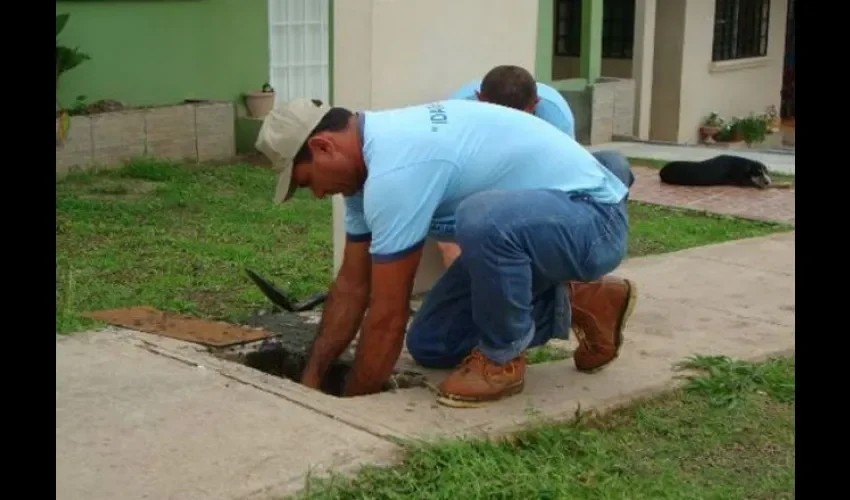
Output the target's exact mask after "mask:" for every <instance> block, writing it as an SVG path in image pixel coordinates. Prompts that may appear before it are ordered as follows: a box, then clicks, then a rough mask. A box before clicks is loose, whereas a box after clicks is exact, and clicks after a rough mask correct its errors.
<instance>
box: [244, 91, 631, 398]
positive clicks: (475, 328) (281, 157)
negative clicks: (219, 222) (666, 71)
mask: <svg viewBox="0 0 850 500" xmlns="http://www.w3.org/2000/svg"><path fill="white" fill-rule="evenodd" d="M257 148H258V149H259V150H260V151H262V152H263V153H264V154H266V155H267V156H268V157H269V158H270V159H271V160H272V162H273V164H274V165H275V168H276V170H278V171H279V172H280V176H279V178H278V184H277V189H276V191H275V198H274V199H275V201H276V202H282V201H285V200H287V199H289V198H290V197H291V196H292V194H293V192H294V190H295V189H296V188H297V187H306V188H309V189H310V190H311V191H312V192H313V194H314V195H315V196H317V197H324V196H326V195H332V194H342V195H343V196H344V197H345V231H346V244H345V249H344V251H343V259H342V260H343V262H342V266H341V268H340V271H339V274H338V276H337V278H336V280H335V281H334V284H333V286H332V287H331V290H330V293H329V295H328V299H327V302H326V305H325V309H324V312H323V314H322V321H321V327H320V331H319V333H318V335H317V337H316V340H315V341H314V343H313V346H312V347H311V349H310V353H309V361H308V362H307V366H306V367H305V370H304V374H303V377H302V383H303V384H304V385H306V386H308V387H313V388H319V387H320V386H321V381H322V379H323V377H324V375H325V374H326V373H327V370H328V368H329V367H330V365H331V364H332V363H333V361H334V360H335V359H336V358H337V357H338V356H339V355H340V354H341V353H342V352H343V351H344V350H345V349H346V347H347V346H348V345H349V343H350V342H351V341H352V339H353V338H354V336H355V334H356V333H357V331H358V329H359V327H360V326H361V325H360V323H361V319H362V333H361V334H360V339H359V341H358V344H357V351H356V354H355V360H354V365H353V367H352V369H351V372H350V374H349V376H348V378H347V381H346V385H345V390H344V395H345V396H356V395H361V394H369V393H373V392H378V391H379V390H380V389H381V387H382V385H383V384H384V382H385V381H386V380H387V378H388V377H389V375H390V374H391V371H392V369H393V367H394V365H395V363H396V361H397V359H398V356H399V354H400V351H401V349H402V345H403V342H404V333H405V327H406V325H407V320H408V317H409V300H410V294H411V290H412V287H413V281H414V277H415V274H416V270H417V267H418V265H419V262H420V259H421V256H422V246H423V244H424V242H425V239H426V237H427V236H429V235H431V236H434V237H436V238H439V239H443V240H451V241H455V242H457V243H458V245H459V246H460V248H461V250H462V253H461V256H460V257H459V258H458V259H457V260H455V261H454V263H453V264H452V265H451V266H450V267H449V268H448V269H447V270H446V272H445V273H444V274H443V276H442V277H441V278H440V279H439V280H438V281H437V283H436V284H435V286H434V288H433V289H432V290H431V291H430V293H429V294H428V295H427V297H426V299H425V301H424V303H423V305H422V307H421V309H420V310H419V312H418V313H417V315H416V318H415V319H414V321H413V324H412V325H411V327H410V330H409V332H408V335H407V346H408V350H409V352H410V353H411V355H412V356H413V357H414V359H415V360H416V361H417V362H419V363H420V364H422V365H425V366H430V367H443V368H455V371H454V372H452V374H451V375H449V376H448V377H447V378H446V379H445V380H444V381H443V382H442V383H441V384H440V386H439V392H440V393H439V396H438V401H439V402H441V403H443V404H446V405H450V406H475V405H479V404H482V403H484V402H487V401H493V400H496V399H500V398H502V397H506V396H510V395H512V394H516V393H517V392H519V391H521V390H522V388H523V386H524V380H525V369H526V358H525V354H524V352H525V350H526V349H528V348H529V347H534V346H538V345H542V344H544V343H546V342H547V341H548V340H549V339H551V338H553V337H555V336H561V337H563V336H566V335H567V334H568V332H569V325H570V324H571V318H570V314H571V312H570V311H571V308H570V302H572V305H573V307H572V314H573V315H575V318H573V319H574V320H575V324H576V325H578V326H579V327H580V328H579V329H580V330H581V332H582V334H581V335H579V338H578V340H579V348H578V349H577V350H576V352H575V355H574V362H575V364H576V367H577V368H578V369H579V370H582V371H588V372H590V371H595V370H597V369H599V368H601V367H603V366H605V365H607V364H608V363H610V362H611V361H613V360H614V359H615V358H616V357H617V355H618V353H619V348H620V345H621V344H622V332H623V326H624V323H625V321H626V320H627V319H628V317H629V315H630V313H631V311H632V309H633V307H634V303H635V300H636V295H635V294H636V291H635V288H634V285H633V283H631V282H630V281H628V280H622V279H617V278H606V279H600V278H602V277H603V276H604V275H605V274H606V273H608V272H610V271H612V270H613V269H614V268H616V267H617V266H618V265H619V264H620V262H621V260H622V259H623V257H624V256H625V253H626V240H627V237H628V217H627V214H626V206H625V200H626V195H627V193H628V189H627V188H626V186H625V185H624V184H623V183H622V182H621V181H620V180H619V179H618V178H617V177H616V176H615V175H614V174H612V173H611V171H610V170H608V169H607V168H605V167H603V166H602V165H601V164H600V163H599V161H598V160H597V159H596V158H595V157H594V156H593V155H591V154H590V153H589V152H588V151H587V150H586V149H585V148H583V147H582V146H581V145H580V144H578V143H577V142H575V141H574V140H572V139H571V138H569V137H566V136H564V134H563V133H562V132H560V131H559V130H557V129H556V128H554V127H552V126H551V125H549V124H547V123H546V122H544V121H542V120H539V119H537V118H535V117H534V116H532V115H530V114H528V113H523V112H520V111H517V110H514V109H510V108H507V107H505V106H499V105H495V104H488V103H473V102H468V101H463V100H450V101H440V102H435V103H431V104H427V105H419V106H410V107H405V108H399V109H390V110H385V111H378V112H362V113H357V114H353V113H351V112H350V111H348V110H347V109H344V108H330V109H329V108H328V107H326V106H324V105H318V106H317V105H316V104H315V103H313V102H311V101H309V100H306V99H298V100H295V101H292V102H289V103H287V104H285V105H283V106H281V107H279V108H276V109H274V110H273V111H272V112H271V113H269V115H268V116H267V117H266V118H265V120H264V122H263V125H262V127H261V129H260V133H259V137H258V139H257ZM364 311H368V312H366V313H365V318H364V317H363V315H364Z"/></svg>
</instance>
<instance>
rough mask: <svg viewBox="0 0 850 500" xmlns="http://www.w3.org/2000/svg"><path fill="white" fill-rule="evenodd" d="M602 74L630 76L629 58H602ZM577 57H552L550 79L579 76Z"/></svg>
mask: <svg viewBox="0 0 850 500" xmlns="http://www.w3.org/2000/svg"><path fill="white" fill-rule="evenodd" d="M602 76H607V77H612V78H631V77H632V60H631V59H604V58H603V59H602ZM580 77H581V73H580V72H579V58H578V57H559V56H553V57H552V79H553V80H567V79H570V78H580Z"/></svg>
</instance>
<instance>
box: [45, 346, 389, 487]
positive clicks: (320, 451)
mask: <svg viewBox="0 0 850 500" xmlns="http://www.w3.org/2000/svg"><path fill="white" fill-rule="evenodd" d="M145 336H149V337H156V336H155V335H151V334H139V335H136V334H123V333H121V332H120V331H117V330H108V331H104V332H90V333H80V334H77V335H73V336H69V337H59V338H57V341H56V498H57V499H61V500H116V499H124V500H135V499H157V500H168V499H174V500H177V499H179V500H193V499H198V500H202V499H203V500H215V499H227V500H230V499H243V498H244V499H249V498H272V497H275V496H277V497H278V498H279V497H280V496H281V495H283V494H287V493H291V492H294V491H297V490H298V489H300V488H301V487H302V486H303V481H304V477H305V474H306V473H307V472H308V470H313V471H316V472H322V471H324V470H328V469H334V470H342V471H345V470H351V469H352V468H356V467H358V466H360V465H362V464H364V463H372V462H378V463H387V462H388V461H390V460H392V459H394V458H395V457H396V453H397V451H398V450H397V449H396V446H395V445H393V444H391V443H389V442H388V441H386V440H383V439H379V438H377V437H375V436H373V435H371V434H369V433H367V432H364V431H361V430H358V429H356V428H353V427H351V426H350V425H347V424H345V423H342V422H340V421H338V420H335V419H333V418H330V417H326V416H322V415H319V414H317V413H316V412H314V411H312V410H309V409H307V408H304V407H303V406H301V405H299V404H297V403H295V402H292V401H290V400H287V399H284V398H281V397H278V396H276V395H273V394H270V393H268V392H265V391H262V390H259V389H257V388H255V387H252V386H250V385H247V384H245V383H242V382H239V381H238V380H234V379H232V378H228V377H225V376H222V375H221V374H220V373H218V372H215V371H212V370H208V369H206V368H204V367H203V366H198V365H193V364H186V363H182V362H180V361H177V360H175V359H173V358H169V357H164V356H162V355H159V354H156V353H154V352H151V351H150V350H148V349H146V347H145V343H144V342H143V341H140V340H139V339H140V338H144V337H145Z"/></svg>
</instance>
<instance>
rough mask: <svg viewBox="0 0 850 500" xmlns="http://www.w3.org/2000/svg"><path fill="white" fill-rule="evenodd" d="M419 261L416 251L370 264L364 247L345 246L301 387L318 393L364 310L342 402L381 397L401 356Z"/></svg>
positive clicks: (357, 243)
mask: <svg viewBox="0 0 850 500" xmlns="http://www.w3.org/2000/svg"><path fill="white" fill-rule="evenodd" d="M421 258H422V248H421V247H420V248H418V249H416V250H415V251H413V252H411V253H409V254H407V255H405V256H404V257H402V258H400V259H397V260H394V261H391V262H379V263H374V264H373V263H372V261H371V256H370V255H369V242H368V241H353V240H352V239H349V240H348V241H346V245H345V250H344V253H343V263H342V266H341V268H340V272H339V275H338V276H337V279H336V280H335V281H334V285H333V286H332V287H331V291H330V293H329V294H328V298H327V300H326V301H325V308H324V312H323V314H322V320H321V323H320V324H319V334H318V335H317V337H316V339H315V340H314V341H313V346H312V347H311V349H310V355H309V359H308V361H307V366H306V367H305V369H304V374H303V375H302V379H301V383H302V384H303V385H305V386H307V387H310V388H313V389H319V388H320V387H321V381H322V379H323V378H324V376H325V374H326V373H327V371H328V369H329V368H330V366H331V364H333V362H334V361H335V360H336V359H337V358H338V357H339V356H340V355H341V354H342V353H343V352H344V351H345V349H346V348H347V347H348V345H349V344H350V343H351V341H352V340H353V339H354V336H355V335H356V334H357V329H358V326H360V323H361V320H363V313H364V311H365V310H366V308H367V306H368V309H369V313H368V314H367V315H366V318H365V320H364V321H363V326H362V332H361V334H360V340H359V342H358V344H357V350H356V353H355V358H354V365H353V366H352V369H351V371H350V372H349V375H348V379H347V380H346V384H345V389H344V391H343V396H358V395H364V394H372V393H376V392H380V390H381V388H382V386H383V385H384V383H385V382H386V381H387V379H388V378H389V376H390V374H391V373H392V370H393V367H394V366H395V363H396V361H397V360H398V357H399V354H400V353H401V348H402V345H403V342H404V332H405V329H406V327H407V320H408V318H409V317H410V293H411V290H412V289H413V280H414V277H415V276H416V269H417V267H418V266H419V261H420V259H421ZM370 292H371V294H370ZM370 295H371V300H370Z"/></svg>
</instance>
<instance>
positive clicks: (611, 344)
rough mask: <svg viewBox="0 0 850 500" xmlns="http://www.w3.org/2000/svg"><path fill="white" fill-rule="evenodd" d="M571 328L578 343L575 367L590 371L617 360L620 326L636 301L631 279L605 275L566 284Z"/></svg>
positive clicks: (574, 356)
mask: <svg viewBox="0 0 850 500" xmlns="http://www.w3.org/2000/svg"><path fill="white" fill-rule="evenodd" d="M567 291H568V293H569V296H570V307H571V309H572V327H573V331H575V333H576V338H578V342H579V346H578V349H576V352H575V353H574V354H573V361H574V362H575V365H576V369H578V370H579V371H582V372H587V373H593V372H595V371H598V370H601V369H602V368H604V367H605V366H607V365H608V364H609V363H611V362H612V361H614V360H615V359H617V356H619V354H620V346H621V345H622V344H623V329H624V328H625V326H626V321H628V319H629V316H631V314H632V311H634V307H635V303H636V302H637V287H636V286H635V284H634V282H632V281H630V280H627V279H622V278H617V277H613V276H606V277H604V278H602V279H601V280H598V281H591V282H587V283H583V282H578V281H570V282H568V283H567Z"/></svg>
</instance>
